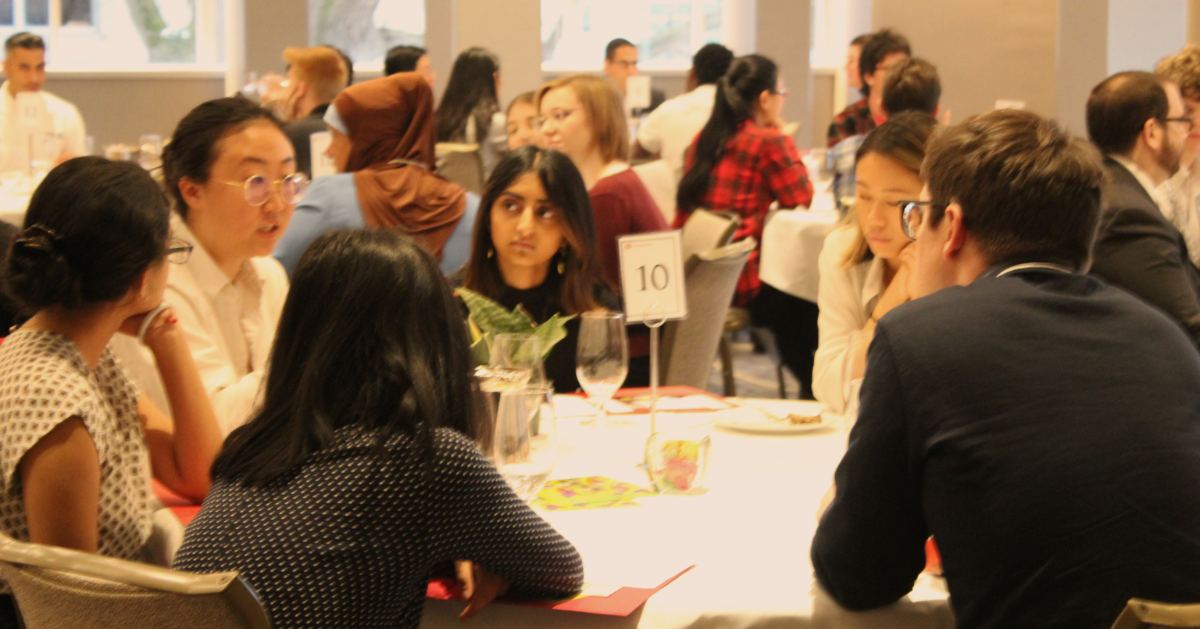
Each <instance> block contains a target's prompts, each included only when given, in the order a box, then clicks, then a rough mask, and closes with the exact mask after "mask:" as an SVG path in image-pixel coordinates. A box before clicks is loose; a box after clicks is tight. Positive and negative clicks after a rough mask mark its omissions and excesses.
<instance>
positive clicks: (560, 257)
mask: <svg viewBox="0 0 1200 629" xmlns="http://www.w3.org/2000/svg"><path fill="white" fill-rule="evenodd" d="M566 259H567V248H566V247H563V248H562V249H559V250H558V274H559V275H562V274H563V272H564V270H565V269H566V265H564V264H563V261H564V260H566Z"/></svg>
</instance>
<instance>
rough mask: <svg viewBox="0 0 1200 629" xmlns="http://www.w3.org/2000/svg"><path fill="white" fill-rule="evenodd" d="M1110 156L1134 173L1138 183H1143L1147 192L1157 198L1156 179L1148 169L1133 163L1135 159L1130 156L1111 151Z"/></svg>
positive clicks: (1151, 196)
mask: <svg viewBox="0 0 1200 629" xmlns="http://www.w3.org/2000/svg"><path fill="white" fill-rule="evenodd" d="M1108 156H1109V157H1111V158H1113V161H1114V162H1116V163H1118V164H1120V165H1122V166H1124V167H1125V169H1126V170H1128V171H1129V172H1131V173H1133V176H1134V177H1135V178H1136V179H1137V180H1138V183H1140V184H1142V187H1143V188H1145V189H1146V194H1148V195H1150V198H1155V197H1154V189H1155V188H1157V187H1158V186H1156V185H1154V180H1153V179H1151V178H1150V175H1147V174H1146V171H1144V170H1142V169H1141V168H1139V167H1138V165H1137V164H1135V163H1133V160H1131V159H1129V158H1128V157H1125V156H1122V155H1117V154H1115V153H1110V154H1109V155H1108Z"/></svg>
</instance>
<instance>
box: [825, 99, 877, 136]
mask: <svg viewBox="0 0 1200 629" xmlns="http://www.w3.org/2000/svg"><path fill="white" fill-rule="evenodd" d="M874 128H875V117H874V116H872V115H871V106H870V105H868V104H867V99H866V97H863V99H862V100H860V101H858V102H857V103H854V104H853V105H850V106H849V107H847V108H845V109H843V110H842V112H841V113H839V114H838V115H837V116H836V117H834V119H833V122H831V123H829V133H828V134H827V135H828V141H829V148H833V147H835V146H837V145H838V143H839V142H841V141H842V140H845V139H847V138H850V137H853V136H856V135H864V134H866V133H869V132H870V131H871V129H874Z"/></svg>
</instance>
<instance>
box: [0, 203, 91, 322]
mask: <svg viewBox="0 0 1200 629" xmlns="http://www.w3.org/2000/svg"><path fill="white" fill-rule="evenodd" d="M58 241H59V237H58V235H57V234H55V233H54V231H53V230H51V229H47V228H45V227H43V226H42V225H40V224H39V225H33V226H32V227H29V228H26V229H25V230H24V231H22V232H20V233H19V234H17V237H16V238H15V239H13V242H12V248H11V249H10V251H9V256H8V263H7V265H6V267H5V269H4V283H5V286H6V288H7V289H8V292H9V294H10V295H11V296H12V297H13V298H14V299H15V300H16V301H17V302H18V303H19V304H20V305H21V307H22V309H23V310H25V311H26V312H27V313H30V314H31V313H33V312H37V311H39V310H42V309H44V308H47V307H50V306H55V305H61V306H65V307H67V308H78V307H79V306H81V305H83V283H82V280H81V278H80V276H79V274H78V273H77V272H76V271H75V269H74V268H72V266H71V263H70V262H69V261H68V260H67V259H66V257H64V256H63V255H62V252H61V251H60V250H59V247H58V246H57V244H58Z"/></svg>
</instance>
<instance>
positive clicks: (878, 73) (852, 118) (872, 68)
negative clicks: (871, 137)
mask: <svg viewBox="0 0 1200 629" xmlns="http://www.w3.org/2000/svg"><path fill="white" fill-rule="evenodd" d="M861 38H862V36H861V35H860V36H859V37H857V38H855V40H854V41H859V39H861ZM911 55H912V47H911V46H910V45H909V43H908V39H906V38H905V37H904V36H903V35H901V34H899V33H897V32H895V31H893V30H891V29H887V28H885V29H882V30H880V31H877V32H875V33H871V34H870V35H868V36H867V39H866V41H865V42H863V44H862V53H861V54H860V55H859V58H858V67H859V74H860V75H861V76H862V84H863V86H862V92H863V98H862V100H859V101H858V102H856V103H854V104H852V105H850V106H849V107H846V109H844V110H842V111H841V112H840V113H838V115H837V116H835V117H834V119H833V122H831V123H829V131H828V133H827V136H828V138H827V140H828V146H829V148H833V147H834V146H837V144H838V142H841V141H842V140H845V139H846V138H849V137H851V136H855V135H862V134H865V133H868V132H870V131H871V129H874V128H875V127H876V126H877V125H879V124H880V123H881V122H883V121H884V119H886V117H887V116H886V114H885V113H884V111H883V96H882V91H883V90H882V87H883V78H884V76H886V75H887V71H888V69H889V68H891V67H892V66H893V65H895V64H896V63H897V62H899V61H900V60H901V59H904V58H905V57H909V56H911Z"/></svg>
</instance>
